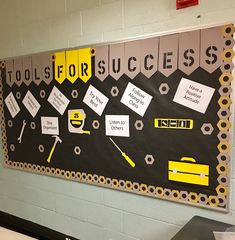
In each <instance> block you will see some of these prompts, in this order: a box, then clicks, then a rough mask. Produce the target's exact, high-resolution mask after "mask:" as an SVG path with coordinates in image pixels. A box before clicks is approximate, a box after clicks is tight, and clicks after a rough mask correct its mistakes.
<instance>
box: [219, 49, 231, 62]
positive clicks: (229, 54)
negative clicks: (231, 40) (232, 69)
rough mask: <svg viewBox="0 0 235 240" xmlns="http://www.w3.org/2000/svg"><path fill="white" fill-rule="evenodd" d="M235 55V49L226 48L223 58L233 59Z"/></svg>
mask: <svg viewBox="0 0 235 240" xmlns="http://www.w3.org/2000/svg"><path fill="white" fill-rule="evenodd" d="M233 57H234V51H233V49H225V50H224V52H223V54H222V58H223V60H224V61H231V60H232V59H233Z"/></svg>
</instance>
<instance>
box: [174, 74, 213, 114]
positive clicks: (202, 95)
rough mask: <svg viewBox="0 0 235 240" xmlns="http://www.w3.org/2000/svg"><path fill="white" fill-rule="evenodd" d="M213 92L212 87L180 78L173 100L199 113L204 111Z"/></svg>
mask: <svg viewBox="0 0 235 240" xmlns="http://www.w3.org/2000/svg"><path fill="white" fill-rule="evenodd" d="M214 92H215V89H214V88H211V87H208V86H206V85H203V84H200V83H197V82H194V81H191V80H189V79H187V78H182V79H181V81H180V84H179V86H178V88H177V91H176V93H175V96H174V99H173V101H174V102H176V103H179V104H181V105H183V106H185V107H188V108H191V109H193V110H195V111H198V112H200V113H205V112H206V110H207V107H208V105H209V103H210V101H211V98H212V96H213V94H214Z"/></svg>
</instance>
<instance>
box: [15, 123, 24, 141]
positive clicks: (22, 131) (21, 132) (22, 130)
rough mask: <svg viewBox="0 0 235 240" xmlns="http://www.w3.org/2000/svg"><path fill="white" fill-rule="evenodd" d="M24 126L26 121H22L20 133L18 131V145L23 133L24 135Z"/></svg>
mask: <svg viewBox="0 0 235 240" xmlns="http://www.w3.org/2000/svg"><path fill="white" fill-rule="evenodd" d="M25 126H26V121H25V120H23V125H22V128H21V131H20V136H19V137H18V139H17V140H18V141H19V143H21V139H22V136H23V133H24V129H25Z"/></svg>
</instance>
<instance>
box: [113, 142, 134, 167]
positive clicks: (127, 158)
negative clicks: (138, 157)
mask: <svg viewBox="0 0 235 240" xmlns="http://www.w3.org/2000/svg"><path fill="white" fill-rule="evenodd" d="M109 139H110V141H111V142H112V143H113V145H114V146H115V147H116V148H117V149H118V151H119V152H120V153H121V154H122V156H123V157H124V158H125V159H126V161H127V162H128V163H129V164H130V165H131V166H132V167H135V163H134V162H133V161H132V160H131V158H130V157H129V156H127V155H126V153H124V152H123V151H122V150H121V149H120V148H119V147H118V145H117V144H116V143H115V142H114V141H113V139H112V138H109Z"/></svg>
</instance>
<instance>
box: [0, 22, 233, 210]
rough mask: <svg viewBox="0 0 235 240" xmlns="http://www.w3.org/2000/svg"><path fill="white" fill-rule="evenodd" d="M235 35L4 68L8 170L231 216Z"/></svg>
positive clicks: (72, 54) (142, 42) (223, 32)
mask: <svg viewBox="0 0 235 240" xmlns="http://www.w3.org/2000/svg"><path fill="white" fill-rule="evenodd" d="M233 33H234V25H233V24H229V25H226V26H217V27H212V28H207V29H201V30H195V31H187V32H181V33H176V34H169V35H164V36H158V37H150V38H145V39H139V40H133V41H126V42H120V43H113V44H107V45H100V46H91V47H87V48H80V49H68V50H63V51H57V52H47V53H40V54H34V55H31V56H23V57H17V58H12V59H3V60H2V61H1V75H0V76H1V81H0V111H1V132H2V141H3V150H4V156H5V158H4V166H5V167H9V168H14V169H21V170H25V171H30V172H34V173H39V174H45V175H49V176H55V177H61V178H65V179H68V180H73V181H79V182H84V183H89V184H95V185H99V186H102V187H109V188H113V189H117V190H123V191H128V192H132V193H137V194H141V195H146V196H151V197H154V198H161V199H166V200H171V201H176V202H181V203H187V204H192V205H195V206H200V207H207V208H212V209H215V210H221V211H228V209H229V186H230V172H231V168H230V161H231V149H232V145H231V144H232V143H231V140H232V131H231V127H232V122H231V119H232V117H231V109H232V107H231V106H232V96H231V93H232V88H231V84H232V79H233V76H232V70H233V67H234V66H233V63H232V59H233V56H234V52H233V46H234V39H233Z"/></svg>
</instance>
